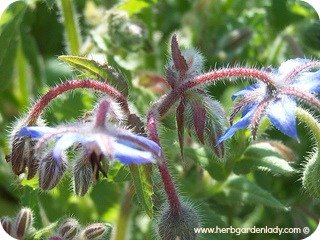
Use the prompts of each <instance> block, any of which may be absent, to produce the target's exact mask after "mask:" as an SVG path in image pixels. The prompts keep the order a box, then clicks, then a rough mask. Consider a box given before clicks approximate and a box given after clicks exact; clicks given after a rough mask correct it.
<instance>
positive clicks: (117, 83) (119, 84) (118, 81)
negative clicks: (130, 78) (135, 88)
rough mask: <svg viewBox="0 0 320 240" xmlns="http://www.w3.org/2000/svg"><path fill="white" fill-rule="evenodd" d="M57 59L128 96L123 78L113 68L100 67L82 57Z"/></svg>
mask: <svg viewBox="0 0 320 240" xmlns="http://www.w3.org/2000/svg"><path fill="white" fill-rule="evenodd" d="M59 59H60V60H62V61H64V62H66V63H68V64H69V65H70V66H72V67H74V68H75V69H76V70H78V71H80V72H83V73H84V74H85V75H87V76H89V77H92V78H97V79H100V80H104V81H107V82H109V83H110V84H111V85H112V86H114V87H115V88H117V89H118V90H119V91H121V92H122V93H123V94H124V95H126V96H127V95H128V84H127V81H126V80H125V78H124V77H123V76H122V75H121V74H120V73H119V72H118V71H116V70H115V69H114V68H113V67H111V66H109V65H107V64H104V65H101V64H99V63H97V62H96V61H94V60H90V59H87V58H84V57H77V56H69V55H62V56H59Z"/></svg>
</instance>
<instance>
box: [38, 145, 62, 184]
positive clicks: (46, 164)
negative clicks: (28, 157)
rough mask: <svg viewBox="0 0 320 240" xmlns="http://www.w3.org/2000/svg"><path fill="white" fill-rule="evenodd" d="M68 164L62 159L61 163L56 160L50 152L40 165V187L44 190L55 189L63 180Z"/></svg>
mask: <svg viewBox="0 0 320 240" xmlns="http://www.w3.org/2000/svg"><path fill="white" fill-rule="evenodd" d="M66 168H67V164H66V161H65V159H64V158H63V157H62V158H61V159H60V161H58V160H57V159H55V158H54V157H53V155H52V152H51V151H50V152H49V153H47V154H46V155H45V157H44V158H42V159H41V161H40V164H39V187H40V188H42V189H43V190H50V189H52V188H54V187H55V186H56V185H57V184H58V183H59V181H60V179H61V178H62V176H63V174H64V172H65V170H66Z"/></svg>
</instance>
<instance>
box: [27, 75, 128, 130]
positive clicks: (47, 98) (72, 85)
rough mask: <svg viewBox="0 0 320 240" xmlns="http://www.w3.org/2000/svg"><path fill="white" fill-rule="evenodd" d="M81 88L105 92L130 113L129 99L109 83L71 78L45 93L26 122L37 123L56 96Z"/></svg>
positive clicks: (29, 123)
mask: <svg viewBox="0 0 320 240" xmlns="http://www.w3.org/2000/svg"><path fill="white" fill-rule="evenodd" d="M79 88H88V89H93V90H96V91H99V92H102V93H105V94H107V95H109V96H110V97H112V98H113V99H114V100H116V101H117V102H118V103H119V104H120V106H121V107H122V109H123V111H124V112H125V113H126V114H129V113H130V111H129V106H128V102H127V99H126V98H125V97H124V96H123V95H122V94H121V93H120V92H119V91H118V90H116V89H115V88H113V87H111V86H110V85H108V84H107V83H103V82H98V81H95V80H70V81H67V82H64V83H62V84H60V85H58V86H56V87H54V88H51V89H50V90H49V91H48V92H47V93H46V94H45V95H43V96H42V97H41V98H40V99H39V100H38V101H37V102H36V103H35V105H34V106H33V108H32V109H31V110H30V112H29V114H28V116H27V120H26V123H27V124H28V125H32V124H35V123H36V122H37V119H38V118H39V116H40V115H41V113H42V111H43V110H44V108H45V107H46V106H47V105H48V104H49V103H50V102H51V101H52V100H53V99H54V98H56V97H57V96H59V95H61V94H62V93H65V92H67V91H70V90H74V89H79Z"/></svg>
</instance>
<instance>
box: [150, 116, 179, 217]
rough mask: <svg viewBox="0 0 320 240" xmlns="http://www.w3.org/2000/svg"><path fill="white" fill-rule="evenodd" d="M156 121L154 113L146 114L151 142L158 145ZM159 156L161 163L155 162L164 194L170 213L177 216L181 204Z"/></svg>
mask: <svg viewBox="0 0 320 240" xmlns="http://www.w3.org/2000/svg"><path fill="white" fill-rule="evenodd" d="M157 121H158V119H157V116H156V114H155V112H153V111H150V112H149V113H148V118H147V129H148V134H149V137H150V139H151V140H153V141H154V142H156V143H158V144H159V145H160V139H159V135H158V131H157ZM161 154H162V156H161V158H162V159H163V161H159V162H157V165H158V169H159V172H160V175H161V178H162V182H163V185H164V189H165V192H166V194H167V198H168V202H169V206H170V208H171V211H172V212H173V213H175V214H178V213H179V212H180V211H181V203H180V200H179V197H178V194H177V191H176V188H175V185H174V183H173V181H172V177H171V175H170V172H169V169H168V166H167V163H166V161H165V159H164V156H163V153H161Z"/></svg>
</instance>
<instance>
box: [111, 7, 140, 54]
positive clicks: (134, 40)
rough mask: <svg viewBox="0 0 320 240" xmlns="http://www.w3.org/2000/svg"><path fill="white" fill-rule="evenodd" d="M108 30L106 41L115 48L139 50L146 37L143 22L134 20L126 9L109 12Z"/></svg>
mask: <svg viewBox="0 0 320 240" xmlns="http://www.w3.org/2000/svg"><path fill="white" fill-rule="evenodd" d="M108 14H109V15H108V17H107V23H108V30H107V36H108V38H106V41H107V42H109V43H110V46H112V47H113V48H115V50H119V48H120V49H125V50H127V51H131V52H132V51H137V50H139V49H141V48H142V46H143V44H144V40H145V39H146V30H145V27H144V26H143V24H142V23H141V22H137V21H132V20H131V19H130V18H129V16H128V14H127V13H126V12H124V11H115V10H112V11H110V12H108Z"/></svg>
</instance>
